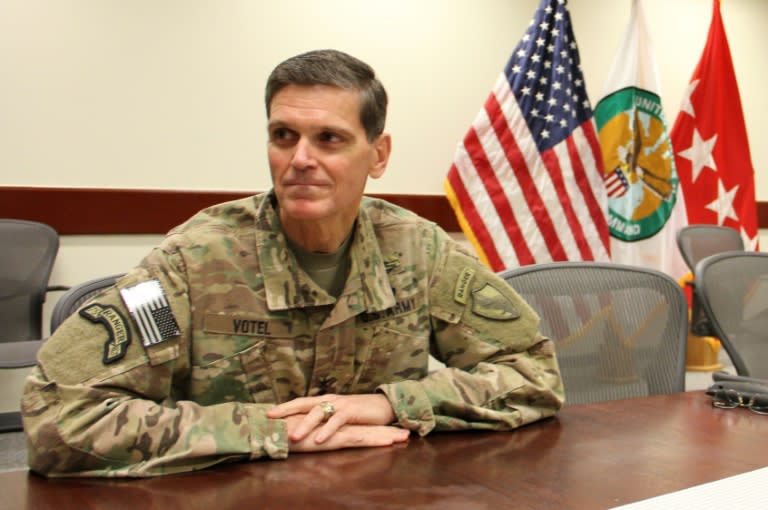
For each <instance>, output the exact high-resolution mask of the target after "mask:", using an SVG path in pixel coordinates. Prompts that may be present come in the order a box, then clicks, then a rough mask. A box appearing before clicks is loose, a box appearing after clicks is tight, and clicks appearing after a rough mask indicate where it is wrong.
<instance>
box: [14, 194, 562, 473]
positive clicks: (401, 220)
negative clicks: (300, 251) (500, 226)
mask: <svg viewBox="0 0 768 510" xmlns="http://www.w3.org/2000/svg"><path fill="white" fill-rule="evenodd" d="M350 257H351V268H350V272H349V277H348V279H347V282H346V286H345V288H344V290H343V292H342V294H341V296H340V297H339V298H338V300H336V299H334V298H333V297H331V296H329V295H328V294H327V293H326V292H325V291H323V290H322V289H321V288H320V287H319V286H317V285H316V284H315V283H314V282H313V281H312V280H311V279H310V278H309V277H308V276H307V274H306V273H305V272H304V271H303V270H301V269H299V267H298V266H297V262H296V259H295V258H294V256H293V254H292V253H291V252H290V251H289V250H288V249H287V247H286V240H285V237H284V236H283V234H282V233H281V231H280V229H279V223H278V219H277V214H276V212H275V206H274V195H273V194H272V193H268V194H262V195H258V196H256V197H251V198H247V199H242V200H238V201H234V202H229V203H225V204H220V205H218V206H214V207H211V208H209V209H207V210H205V211H202V212H200V213H199V214H197V215H196V216H194V217H193V218H191V219H190V220H189V221H187V222H186V223H185V224H183V225H181V226H179V227H177V228H175V229H174V230H172V231H171V232H170V233H169V235H168V236H167V238H166V239H165V240H164V242H163V243H162V244H161V245H160V246H159V247H158V248H156V249H154V250H153V251H152V252H151V253H150V254H149V255H148V256H147V257H146V258H145V259H144V260H143V261H142V262H141V264H140V265H139V266H138V267H137V268H135V269H134V270H132V271H131V272H130V273H128V274H127V275H126V276H125V277H123V278H122V279H120V280H119V281H118V283H117V286H116V288H113V289H110V290H108V291H106V292H105V293H103V294H102V295H100V296H98V297H97V298H96V299H94V300H93V301H92V302H91V303H90V304H89V305H87V306H85V307H84V308H82V309H81V311H80V312H79V313H78V314H73V315H72V316H71V317H70V318H69V319H68V320H66V321H65V322H64V323H63V324H62V325H61V327H60V328H59V329H58V330H57V331H56V333H55V334H54V335H52V337H51V338H50V339H49V340H48V341H47V342H46V343H45V344H44V346H43V348H42V349H41V351H40V353H39V365H38V367H37V368H36V369H34V370H33V372H32V373H31V375H30V376H29V377H28V379H27V382H26V387H25V390H24V395H23V398H22V414H23V417H24V425H25V430H26V433H27V435H28V444H29V452H30V453H29V462H30V466H31V468H32V469H33V470H35V471H38V472H41V473H44V474H47V475H49V476H153V475H158V474H165V473H173V472H180V471H189V470H195V469H202V468H204V467H206V466H209V465H212V464H215V463H219V462H223V461H228V460H237V459H248V458H251V459H255V458H259V457H265V456H266V457H271V458H283V457H286V456H287V455H288V441H287V438H286V426H285V422H284V420H275V419H268V418H266V416H265V411H266V410H267V409H269V408H271V407H272V406H273V405H274V404H275V403H279V402H285V401H287V400H291V399H293V398H295V397H299V396H306V395H319V394H323V393H340V394H352V393H373V392H377V391H379V392H383V393H384V394H385V395H386V396H387V398H388V399H389V401H390V403H391V404H392V407H393V409H394V411H395V415H396V416H397V421H398V423H399V425H400V426H402V427H405V428H407V429H410V430H413V431H416V432H417V433H418V434H421V435H424V434H427V433H428V432H430V431H432V430H459V429H493V430H509V429H512V428H515V427H518V426H520V425H523V424H525V423H529V422H532V421H535V420H538V419H540V418H543V417H546V416H550V415H552V414H554V413H555V412H556V410H557V409H558V408H559V407H560V406H561V405H562V402H563V391H562V385H561V381H560V374H559V371H558V367H557V362H556V359H555V355H554V350H553V344H552V342H551V341H550V340H548V339H546V338H543V337H541V336H540V334H539V333H538V317H537V316H536V315H535V314H534V312H533V311H532V310H531V309H530V308H529V307H528V306H527V305H526V304H525V303H524V302H523V301H522V300H521V299H520V297H519V296H518V295H517V294H516V293H515V292H514V291H513V290H512V289H511V288H510V287H509V286H508V285H506V284H505V282H504V281H503V280H500V279H498V278H497V277H496V276H495V275H494V274H493V273H492V272H491V271H490V270H488V269H487V268H485V267H484V266H482V265H481V264H480V263H478V262H477V260H476V259H475V258H474V257H472V256H470V255H468V254H467V253H466V252H465V251H464V250H463V249H462V248H461V247H460V245H458V244H457V243H456V242H454V241H452V240H451V239H450V238H449V237H448V236H447V234H446V233H445V232H444V231H443V230H441V229H440V228H439V227H437V226H436V225H435V224H433V223H431V222H428V221H426V220H424V219H422V218H419V217H418V216H415V215H413V214H412V213H410V212H408V211H406V210H404V209H401V208H398V207H396V206H393V205H392V204H389V203H386V202H383V201H380V200H374V199H369V198H364V199H363V203H362V206H361V210H360V213H359V216H358V220H357V223H356V226H355V232H354V237H353V241H352V244H351V248H350ZM142 282H143V283H145V284H146V282H152V283H155V284H157V282H159V287H158V288H161V289H162V291H161V292H163V293H164V297H165V299H166V301H167V304H168V306H169V307H170V312H171V313H172V318H170V319H168V317H167V316H166V317H165V319H163V320H165V321H166V323H167V322H169V321H170V324H171V330H173V329H174V328H176V327H177V328H178V331H177V332H175V333H173V332H172V333H171V334H170V335H169V334H166V335H165V336H164V337H163V338H161V339H160V340H159V341H158V340H157V338H156V339H155V341H156V343H152V344H149V345H146V346H145V345H144V343H146V342H147V340H146V339H145V335H144V333H143V332H142V330H141V329H140V328H139V326H138V322H137V319H136V316H134V315H132V314H131V312H130V311H129V308H128V307H127V305H126V301H128V297H127V295H126V296H123V294H122V293H121V291H120V290H121V289H127V290H129V291H130V290H131V289H135V288H137V285H138V284H140V283H142ZM165 310H166V311H168V310H167V308H166V309H165ZM167 315H170V314H167ZM430 353H432V354H433V355H434V356H435V357H436V358H437V359H439V360H441V361H442V362H444V363H445V364H446V365H447V368H445V369H442V370H438V371H433V372H431V373H428V369H427V365H428V356H429V354H430Z"/></svg>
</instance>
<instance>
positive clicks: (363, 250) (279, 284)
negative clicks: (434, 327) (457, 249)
mask: <svg viewBox="0 0 768 510" xmlns="http://www.w3.org/2000/svg"><path fill="white" fill-rule="evenodd" d="M275 203H276V197H275V194H274V190H273V191H270V192H269V193H265V194H264V198H263V199H262V200H261V203H260V204H259V205H258V207H257V211H256V232H255V236H256V250H257V253H258V257H259V262H260V265H261V270H262V274H263V277H264V292H265V297H266V301H267V306H268V307H269V309H270V310H288V309H291V308H306V307H314V306H323V305H330V304H334V303H335V302H336V300H335V299H334V298H333V297H331V296H329V295H328V294H327V293H326V292H325V291H323V290H322V289H321V288H320V287H319V286H318V285H317V284H315V282H314V281H312V279H311V278H309V276H308V275H307V274H306V273H305V272H304V270H302V269H301V268H300V267H299V265H298V262H297V261H296V258H295V257H294V255H293V253H292V252H291V251H290V250H289V249H288V245H287V242H286V239H285V234H283V232H282V231H281V230H280V222H279V220H278V216H277V211H276V208H275ZM365 204H366V199H365V198H364V199H363V202H362V205H361V207H360V211H359V213H358V216H357V221H356V223H355V225H356V227H355V228H356V230H355V233H354V238H353V240H352V245H351V246H350V250H349V254H350V257H351V261H350V262H351V264H350V270H349V277H348V278H347V283H346V286H345V288H344V291H343V292H342V294H341V296H339V299H338V301H339V302H338V304H337V306H335V307H334V310H333V311H332V312H331V315H332V316H335V315H338V314H340V313H341V314H342V315H343V316H344V317H340V316H339V317H337V320H339V321H340V320H344V318H346V317H347V316H350V315H357V314H358V313H361V312H364V311H365V312H374V311H380V310H385V309H387V308H390V307H392V306H394V305H395V296H394V294H393V292H392V286H391V284H390V282H389V277H388V276H387V271H386V268H385V266H384V257H383V256H382V254H381V250H380V249H379V244H378V242H377V239H376V232H375V230H374V228H373V222H372V221H371V218H370V216H369V215H368V213H367V211H366V209H365ZM340 305H343V306H340ZM334 322H335V321H334Z"/></svg>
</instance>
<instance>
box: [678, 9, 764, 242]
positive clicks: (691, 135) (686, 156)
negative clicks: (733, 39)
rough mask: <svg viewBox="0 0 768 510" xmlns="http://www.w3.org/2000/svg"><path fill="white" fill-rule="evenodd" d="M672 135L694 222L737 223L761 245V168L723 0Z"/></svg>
mask: <svg viewBox="0 0 768 510" xmlns="http://www.w3.org/2000/svg"><path fill="white" fill-rule="evenodd" d="M671 138H672V146H673V147H674V150H675V163H676V165H677V169H678V173H679V177H680V184H681V186H682V188H683V195H684V197H685V205H686V210H687V212H688V221H689V223H691V224H694V223H705V224H714V225H725V226H727V227H732V228H734V229H736V230H738V231H740V232H741V236H742V238H743V239H744V245H745V246H746V247H747V249H752V250H755V249H757V245H758V226H757V206H756V204H755V177H754V173H755V172H754V169H753V167H752V161H751V159H750V155H749V142H748V140H747V130H746V127H745V125H744V116H743V114H742V109H741V99H740V98H739V87H738V85H737V83H736V74H735V73H734V70H733V62H732V61H731V52H730V49H729V48H728V39H727V38H726V35H725V28H724V26H723V21H722V18H721V17H720V2H719V1H718V0H714V1H713V11H712V23H711V24H710V27H709V35H708V36H707V43H706V45H705V46H704V52H703V54H702V55H701V60H699V64H698V66H696V70H695V71H694V72H693V76H692V77H691V81H690V83H689V85H688V88H687V90H686V94H685V97H684V98H683V102H682V105H681V106H680V113H679V114H678V116H677V119H676V120H675V125H674V127H673V128H672V133H671Z"/></svg>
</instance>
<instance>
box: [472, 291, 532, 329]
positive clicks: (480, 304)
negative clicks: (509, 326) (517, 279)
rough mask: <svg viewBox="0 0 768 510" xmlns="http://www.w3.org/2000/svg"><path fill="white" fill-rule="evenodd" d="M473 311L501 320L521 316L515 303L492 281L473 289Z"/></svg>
mask: <svg viewBox="0 0 768 510" xmlns="http://www.w3.org/2000/svg"><path fill="white" fill-rule="evenodd" d="M472 313H474V314H475V315H479V316H481V317H485V318H486V319H494V320H500V321H506V320H511V319H517V318H519V317H520V312H519V311H518V310H517V308H516V307H515V305H514V303H512V301H510V300H509V298H508V297H507V296H505V295H504V294H502V293H501V292H500V291H499V290H498V289H497V288H496V287H494V286H493V285H491V284H490V283H486V284H485V285H484V286H483V287H482V288H480V289H477V290H473V291H472Z"/></svg>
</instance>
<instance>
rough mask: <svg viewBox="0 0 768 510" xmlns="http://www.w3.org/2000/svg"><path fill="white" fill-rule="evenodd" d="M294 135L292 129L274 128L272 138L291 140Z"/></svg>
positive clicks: (274, 139)
mask: <svg viewBox="0 0 768 510" xmlns="http://www.w3.org/2000/svg"><path fill="white" fill-rule="evenodd" d="M292 137H293V135H292V133H291V131H290V130H289V129H286V128H276V129H273V130H272V133H271V134H270V138H272V140H273V141H276V142H280V141H286V140H290V139H291V138H292Z"/></svg>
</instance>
